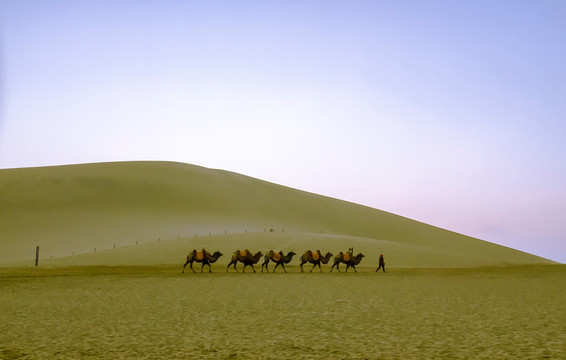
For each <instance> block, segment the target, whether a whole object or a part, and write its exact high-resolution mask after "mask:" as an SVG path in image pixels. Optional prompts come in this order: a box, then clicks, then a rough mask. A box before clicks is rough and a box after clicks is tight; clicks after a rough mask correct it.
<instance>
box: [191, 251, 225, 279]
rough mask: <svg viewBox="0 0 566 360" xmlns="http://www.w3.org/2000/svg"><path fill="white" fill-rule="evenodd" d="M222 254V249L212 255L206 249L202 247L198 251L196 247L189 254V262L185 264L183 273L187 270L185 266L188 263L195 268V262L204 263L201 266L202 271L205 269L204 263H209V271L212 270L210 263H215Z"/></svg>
mask: <svg viewBox="0 0 566 360" xmlns="http://www.w3.org/2000/svg"><path fill="white" fill-rule="evenodd" d="M221 256H222V253H221V252H220V251H216V252H215V253H214V254H212V255H210V253H209V252H208V251H206V249H202V250H201V251H197V250H196V249H195V250H193V251H191V252H190V253H189V255H187V262H186V263H185V265H183V273H184V272H185V266H187V264H191V265H190V268H191V270H193V262H195V261H196V262H199V263H202V267H201V268H200V272H202V270H203V269H204V265H208V272H212V269H211V268H210V264H212V263H215V262H216V260H218V259H219V258H220V257H221ZM193 272H195V271H194V270H193Z"/></svg>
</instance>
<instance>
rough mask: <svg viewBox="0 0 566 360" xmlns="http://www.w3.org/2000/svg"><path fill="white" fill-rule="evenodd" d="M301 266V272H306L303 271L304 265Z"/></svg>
mask: <svg viewBox="0 0 566 360" xmlns="http://www.w3.org/2000/svg"><path fill="white" fill-rule="evenodd" d="M299 265H301V272H304V271H303V263H300V264H299Z"/></svg>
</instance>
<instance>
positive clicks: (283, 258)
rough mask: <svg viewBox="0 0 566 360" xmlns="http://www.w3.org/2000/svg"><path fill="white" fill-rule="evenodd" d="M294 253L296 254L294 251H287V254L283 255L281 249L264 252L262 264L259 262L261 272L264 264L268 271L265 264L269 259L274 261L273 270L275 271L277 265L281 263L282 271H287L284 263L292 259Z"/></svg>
mask: <svg viewBox="0 0 566 360" xmlns="http://www.w3.org/2000/svg"><path fill="white" fill-rule="evenodd" d="M295 255H297V254H295V252H293V251H289V253H288V254H287V255H283V252H282V251H279V252H275V251H273V250H269V251H268V252H267V254H265V257H264V261H263V264H261V272H263V267H264V266H265V270H267V272H269V269H268V268H267V264H269V261H273V262H274V263H275V268H274V269H273V272H275V270H276V269H277V267H278V266H279V265H281V267H282V268H283V271H285V272H287V270H286V269H285V264H288V263H290V262H291V259H293V256H295Z"/></svg>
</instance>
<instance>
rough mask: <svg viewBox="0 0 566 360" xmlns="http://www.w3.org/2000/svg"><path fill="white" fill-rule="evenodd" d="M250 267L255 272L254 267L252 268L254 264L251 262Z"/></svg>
mask: <svg viewBox="0 0 566 360" xmlns="http://www.w3.org/2000/svg"><path fill="white" fill-rule="evenodd" d="M251 267H252V270H253V271H254V272H255V269H254V264H252V265H251Z"/></svg>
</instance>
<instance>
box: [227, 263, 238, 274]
mask: <svg viewBox="0 0 566 360" xmlns="http://www.w3.org/2000/svg"><path fill="white" fill-rule="evenodd" d="M232 264H234V270H236V272H238V269H236V263H235V262H233V261H230V264H228V266H226V272H228V269H230V265H232Z"/></svg>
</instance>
